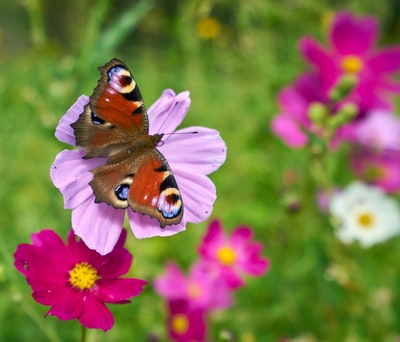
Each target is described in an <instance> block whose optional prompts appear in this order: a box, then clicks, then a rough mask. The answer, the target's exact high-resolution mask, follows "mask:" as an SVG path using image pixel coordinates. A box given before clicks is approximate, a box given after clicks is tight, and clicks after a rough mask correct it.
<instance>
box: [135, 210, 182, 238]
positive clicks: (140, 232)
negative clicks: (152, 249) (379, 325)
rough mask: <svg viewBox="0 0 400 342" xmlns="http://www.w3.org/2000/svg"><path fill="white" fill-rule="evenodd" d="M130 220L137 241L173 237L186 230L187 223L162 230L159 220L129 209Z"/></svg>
mask: <svg viewBox="0 0 400 342" xmlns="http://www.w3.org/2000/svg"><path fill="white" fill-rule="evenodd" d="M128 219H129V223H130V225H131V228H132V232H133V235H135V237H136V238H137V239H144V238H149V237H154V236H171V235H174V234H176V233H179V232H181V231H184V230H185V229H186V221H185V220H184V219H183V220H182V221H181V223H179V224H174V225H169V226H166V227H164V228H160V223H159V222H158V220H156V219H154V218H151V217H149V216H146V215H143V214H139V213H136V212H134V211H133V210H131V209H128Z"/></svg>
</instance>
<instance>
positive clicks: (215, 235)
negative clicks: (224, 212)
mask: <svg viewBox="0 0 400 342" xmlns="http://www.w3.org/2000/svg"><path fill="white" fill-rule="evenodd" d="M224 243H225V234H224V231H223V229H222V225H221V223H220V221H218V220H214V221H212V222H211V223H210V225H209V226H208V230H207V232H206V234H205V235H204V237H203V241H202V243H201V245H200V247H199V253H200V255H201V256H202V257H203V258H206V259H211V260H213V259H215V257H216V253H217V250H218V248H219V247H221V246H223V245H224Z"/></svg>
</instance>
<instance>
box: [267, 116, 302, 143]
mask: <svg viewBox="0 0 400 342" xmlns="http://www.w3.org/2000/svg"><path fill="white" fill-rule="evenodd" d="M271 130H272V132H273V133H274V134H275V135H277V136H278V137H280V138H281V139H282V140H283V141H284V142H285V143H286V144H288V145H289V146H290V147H294V148H301V147H304V146H305V145H306V144H307V142H308V137H307V135H306V134H305V133H304V132H303V131H302V130H301V129H300V127H299V124H298V123H296V122H295V121H294V120H293V118H291V117H290V116H289V115H286V114H279V115H277V116H275V117H274V118H273V119H272V121H271Z"/></svg>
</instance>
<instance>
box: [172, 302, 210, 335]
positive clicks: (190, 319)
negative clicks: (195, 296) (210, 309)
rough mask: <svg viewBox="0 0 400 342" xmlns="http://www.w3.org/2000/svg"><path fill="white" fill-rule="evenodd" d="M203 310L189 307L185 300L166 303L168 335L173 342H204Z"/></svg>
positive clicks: (204, 321) (205, 330) (204, 320)
mask: <svg viewBox="0 0 400 342" xmlns="http://www.w3.org/2000/svg"><path fill="white" fill-rule="evenodd" d="M205 316H206V314H205V310H204V309H201V308H193V307H191V306H190V305H189V304H188V302H187V301H185V300H171V301H169V302H168V318H167V326H168V335H169V337H170V338H171V340H173V341H175V342H205V341H207V339H206V333H207V326H206V318H205Z"/></svg>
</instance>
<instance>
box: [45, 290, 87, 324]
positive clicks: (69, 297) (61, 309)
mask: <svg viewBox="0 0 400 342" xmlns="http://www.w3.org/2000/svg"><path fill="white" fill-rule="evenodd" d="M82 296H83V293H81V292H79V291H78V292H76V291H73V290H72V288H71V289H66V290H65V291H64V293H63V296H61V297H60V298H59V299H58V301H57V303H55V304H54V305H53V306H52V307H51V308H50V310H49V311H48V312H47V313H46V316H48V315H50V316H57V317H58V318H59V319H61V320H70V319H74V318H77V317H79V316H80V315H81V313H82V310H83V307H84V304H83V299H82Z"/></svg>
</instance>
